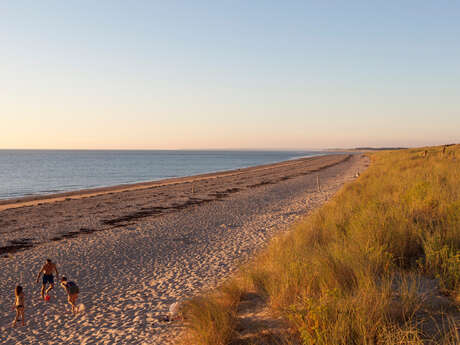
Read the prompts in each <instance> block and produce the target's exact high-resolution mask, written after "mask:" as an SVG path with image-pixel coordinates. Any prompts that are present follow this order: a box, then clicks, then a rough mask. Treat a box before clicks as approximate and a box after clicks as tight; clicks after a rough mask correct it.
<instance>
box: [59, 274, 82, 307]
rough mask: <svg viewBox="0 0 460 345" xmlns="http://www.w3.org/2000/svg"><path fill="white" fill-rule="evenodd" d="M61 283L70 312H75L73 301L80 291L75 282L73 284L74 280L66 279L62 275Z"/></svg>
mask: <svg viewBox="0 0 460 345" xmlns="http://www.w3.org/2000/svg"><path fill="white" fill-rule="evenodd" d="M61 285H62V287H63V288H64V289H65V291H66V292H67V300H68V301H69V303H70V305H71V306H72V313H74V314H77V313H78V308H77V306H76V305H75V302H76V301H77V298H78V293H79V292H80V289H79V288H78V286H77V284H75V283H74V282H69V281H67V278H66V277H62V279H61Z"/></svg>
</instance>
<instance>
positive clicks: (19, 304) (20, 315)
mask: <svg viewBox="0 0 460 345" xmlns="http://www.w3.org/2000/svg"><path fill="white" fill-rule="evenodd" d="M14 296H15V301H14V304H13V310H14V309H16V317H15V318H14V322H13V327H15V326H16V322H18V321H19V320H21V321H22V325H23V326H24V301H25V297H24V292H23V291H22V286H20V285H18V286H16V288H15V289H14Z"/></svg>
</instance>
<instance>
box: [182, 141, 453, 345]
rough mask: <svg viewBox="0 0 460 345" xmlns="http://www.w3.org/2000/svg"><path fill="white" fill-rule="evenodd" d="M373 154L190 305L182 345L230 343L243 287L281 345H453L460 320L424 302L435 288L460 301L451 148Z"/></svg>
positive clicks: (234, 341)
mask: <svg viewBox="0 0 460 345" xmlns="http://www.w3.org/2000/svg"><path fill="white" fill-rule="evenodd" d="M370 158H371V161H372V163H371V166H370V167H369V168H368V169H367V171H365V172H364V173H363V174H362V175H361V176H360V178H359V179H357V180H356V181H354V182H353V183H350V184H348V185H346V186H345V187H344V188H343V189H342V190H341V191H340V192H339V193H338V194H337V195H336V196H335V197H334V198H333V199H332V200H331V201H329V202H328V203H327V204H326V205H325V206H323V207H322V208H321V209H319V210H317V211H316V212H315V213H313V214H312V215H310V216H309V217H307V218H306V219H304V220H303V221H302V222H301V223H299V224H297V225H296V226H295V227H294V228H293V229H292V231H290V232H289V233H288V235H286V236H283V237H281V238H278V239H276V240H274V241H272V243H271V244H270V245H269V247H268V249H267V250H265V251H264V252H263V253H261V254H260V255H259V256H258V257H256V258H255V259H254V260H253V261H252V262H251V263H250V264H248V265H246V266H245V267H242V268H241V270H240V273H239V274H238V275H237V276H236V277H235V278H233V280H231V281H230V282H228V283H227V284H226V285H225V287H223V288H221V289H220V290H219V291H218V292H214V293H213V294H212V295H210V296H206V297H200V298H199V299H196V300H194V301H193V302H192V303H191V304H190V306H189V308H188V312H187V315H186V316H187V320H188V322H187V325H188V327H189V330H188V332H187V337H188V339H189V341H190V343H193V344H198V345H205V344H208V345H211V344H212V345H217V344H220V345H225V344H231V343H232V342H233V343H234V344H236V343H237V341H236V340H235V339H237V336H236V335H237V332H236V330H235V329H236V324H237V322H236V318H237V310H238V303H239V300H240V298H241V296H242V294H243V293H244V292H247V291H253V292H256V293H257V294H258V295H260V296H262V297H263V298H264V299H265V301H266V303H267V306H268V307H269V308H270V309H271V311H272V313H274V314H276V315H280V316H282V317H283V318H284V319H285V320H286V321H287V324H288V325H289V332H290V333H291V335H292V334H293V335H294V338H295V340H292V337H290V339H291V340H289V341H286V344H305V345H307V344H324V345H326V344H363V345H364V344H365V345H368V344H369V345H370V344H444V345H448V344H459V343H460V342H459V335H458V330H457V326H458V325H457V324H456V322H458V320H455V319H452V318H451V316H449V313H448V311H442V310H439V308H436V307H433V306H431V304H430V301H429V290H430V289H433V288H435V287H439V288H440V289H441V291H442V292H443V293H444V294H445V295H448V296H450V297H449V298H450V300H451V301H452V304H453V305H454V306H455V305H456V307H457V308H458V305H459V304H458V302H459V296H460V145H455V146H449V147H448V148H447V150H445V152H443V148H442V147H431V148H422V149H410V150H401V151H389V152H379V153H375V154H374V153H373V154H370ZM430 284H431V285H430ZM427 286H428V288H427ZM433 286H434V287H433ZM427 296H428V297H427ZM457 311H458V310H457ZM439 320H441V321H439ZM442 320H444V321H442Z"/></svg>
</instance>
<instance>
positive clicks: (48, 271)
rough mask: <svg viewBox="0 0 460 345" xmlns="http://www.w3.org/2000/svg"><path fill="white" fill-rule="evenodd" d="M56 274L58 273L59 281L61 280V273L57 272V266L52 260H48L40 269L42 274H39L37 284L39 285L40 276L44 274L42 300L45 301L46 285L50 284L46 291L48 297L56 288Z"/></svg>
mask: <svg viewBox="0 0 460 345" xmlns="http://www.w3.org/2000/svg"><path fill="white" fill-rule="evenodd" d="M54 272H56V277H57V279H59V273H58V271H57V268H56V264H55V263H54V262H52V261H51V260H50V259H46V263H45V264H44V265H43V267H42V268H41V269H40V272H38V275H37V283H38V280H39V279H40V274H42V273H43V282H42V290H41V295H42V299H45V289H46V284H50V286H49V287H48V289H46V295H48V293H49V292H50V291H51V289H53V287H54V276H53V273H54Z"/></svg>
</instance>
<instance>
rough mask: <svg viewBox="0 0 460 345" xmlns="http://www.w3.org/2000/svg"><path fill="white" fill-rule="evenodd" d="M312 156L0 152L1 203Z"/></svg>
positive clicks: (298, 153)
mask: <svg viewBox="0 0 460 345" xmlns="http://www.w3.org/2000/svg"><path fill="white" fill-rule="evenodd" d="M319 154H324V153H322V152H312V151H157V150H155V151H75V150H69V151H67V150H56V151H54V150H0V199H8V198H17V197H21V196H28V195H36V194H50V193H58V192H64V191H72V190H79V189H85V188H95V187H105V186H111V185H117V184H124V183H136V182H143V181H153V180H160V179H164V178H171V177H182V176H190V175H195V174H201V173H207V172H214V171H222V170H230V169H237V168H244V167H249V166H255V165H260V164H267V163H273V162H280V161H284V160H288V159H292V158H297V157H303V156H315V155H319Z"/></svg>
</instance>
